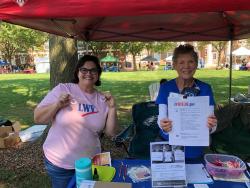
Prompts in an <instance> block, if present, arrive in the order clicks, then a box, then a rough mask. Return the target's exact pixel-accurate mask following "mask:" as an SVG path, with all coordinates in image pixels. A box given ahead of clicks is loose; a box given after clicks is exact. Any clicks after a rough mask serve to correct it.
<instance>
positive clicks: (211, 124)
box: [207, 115, 217, 129]
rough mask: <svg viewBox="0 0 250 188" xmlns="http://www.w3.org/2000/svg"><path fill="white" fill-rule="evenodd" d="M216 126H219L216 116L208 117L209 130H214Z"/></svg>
mask: <svg viewBox="0 0 250 188" xmlns="http://www.w3.org/2000/svg"><path fill="white" fill-rule="evenodd" d="M216 125H217V118H216V117H215V115H210V116H208V118H207V126H208V128H209V129H212V128H213V127H215V126H216Z"/></svg>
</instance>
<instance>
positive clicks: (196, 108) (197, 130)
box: [168, 96, 211, 146]
mask: <svg viewBox="0 0 250 188" xmlns="http://www.w3.org/2000/svg"><path fill="white" fill-rule="evenodd" d="M210 113H211V112H210V108H209V97H208V96H199V97H188V98H186V99H184V98H183V97H176V96H174V97H169V98H168V116H169V119H171V120H172V123H173V127H172V131H170V132H169V144H170V145H182V146H209V129H208V127H207V118H208V116H209V114H210Z"/></svg>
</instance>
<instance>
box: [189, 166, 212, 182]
mask: <svg viewBox="0 0 250 188" xmlns="http://www.w3.org/2000/svg"><path fill="white" fill-rule="evenodd" d="M186 174H187V183H189V184H212V183H213V182H214V181H213V179H212V177H211V176H210V175H209V173H208V172H207V170H206V168H205V166H204V165H203V164H186Z"/></svg>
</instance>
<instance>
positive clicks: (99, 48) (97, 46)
mask: <svg viewBox="0 0 250 188" xmlns="http://www.w3.org/2000/svg"><path fill="white" fill-rule="evenodd" d="M77 45H78V48H81V49H83V50H86V49H87V48H88V50H89V52H90V53H91V54H93V55H95V56H98V57H99V58H101V57H102V56H103V54H104V52H105V51H107V50H108V49H110V48H111V47H110V45H111V43H110V42H93V41H88V42H85V41H78V44H77Z"/></svg>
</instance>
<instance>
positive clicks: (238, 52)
mask: <svg viewBox="0 0 250 188" xmlns="http://www.w3.org/2000/svg"><path fill="white" fill-rule="evenodd" d="M232 54H233V55H235V56H250V50H248V49H247V48H245V47H240V48H238V49H237V50H234V51H233V52H232Z"/></svg>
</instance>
